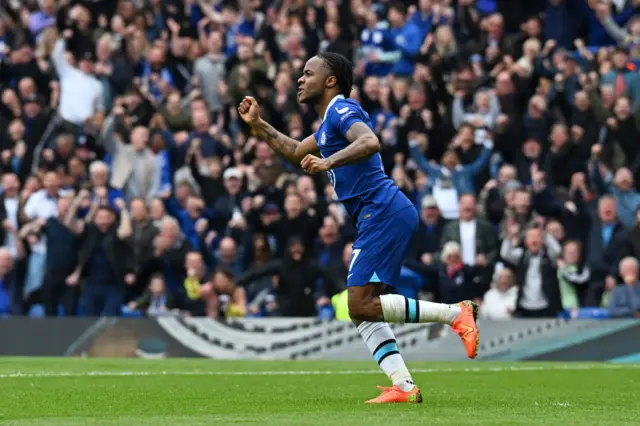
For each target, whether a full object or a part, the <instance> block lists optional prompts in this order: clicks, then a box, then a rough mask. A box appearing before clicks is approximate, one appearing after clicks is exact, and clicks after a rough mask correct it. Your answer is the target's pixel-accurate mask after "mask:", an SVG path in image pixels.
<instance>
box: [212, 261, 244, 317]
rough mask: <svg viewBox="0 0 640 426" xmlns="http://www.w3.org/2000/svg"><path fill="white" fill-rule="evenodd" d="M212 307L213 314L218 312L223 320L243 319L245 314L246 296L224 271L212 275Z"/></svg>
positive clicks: (229, 273)
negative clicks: (214, 308)
mask: <svg viewBox="0 0 640 426" xmlns="http://www.w3.org/2000/svg"><path fill="white" fill-rule="evenodd" d="M212 284H213V294H214V296H213V298H214V300H215V302H213V306H217V309H216V310H215V311H214V312H220V316H224V317H225V318H232V317H243V316H245V315H246V313H247V294H246V291H245V289H244V288H243V287H240V286H238V285H237V284H236V283H235V279H234V276H233V274H232V273H231V272H229V271H227V270H225V269H219V270H217V271H216V272H215V273H214V274H213V278H212Z"/></svg>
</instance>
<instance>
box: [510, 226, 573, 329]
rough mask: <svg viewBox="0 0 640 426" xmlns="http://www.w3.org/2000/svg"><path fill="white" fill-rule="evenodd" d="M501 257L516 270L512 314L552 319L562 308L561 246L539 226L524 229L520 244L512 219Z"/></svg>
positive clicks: (518, 234) (518, 232)
mask: <svg viewBox="0 0 640 426" xmlns="http://www.w3.org/2000/svg"><path fill="white" fill-rule="evenodd" d="M507 233H508V238H506V239H505V240H504V241H503V242H502V247H501V248H500V256H501V257H502V259H503V260H504V261H505V263H507V264H508V265H509V266H510V267H511V268H513V269H514V271H515V273H516V277H517V280H516V283H517V285H518V299H517V302H516V312H515V313H514V315H515V316H519V317H521V318H554V317H556V316H557V314H558V312H560V311H561V310H562V303H561V300H560V288H559V285H558V273H557V261H558V258H559V256H560V254H561V251H562V247H561V246H560V243H558V241H556V240H555V239H554V238H553V237H552V236H551V235H549V234H545V232H544V230H543V229H542V227H540V226H536V227H532V228H529V229H528V230H527V231H526V234H525V239H524V247H520V241H519V239H520V225H518V224H517V223H515V222H512V223H511V224H510V225H509V229H508V230H507Z"/></svg>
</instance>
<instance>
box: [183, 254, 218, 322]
mask: <svg viewBox="0 0 640 426" xmlns="http://www.w3.org/2000/svg"><path fill="white" fill-rule="evenodd" d="M184 269H185V271H186V274H185V276H184V278H183V279H181V281H182V282H181V286H180V287H179V288H178V292H177V294H178V303H179V305H180V306H181V307H182V308H183V309H184V310H186V311H187V312H189V314H191V315H197V316H203V315H207V316H212V317H214V318H217V313H218V309H217V308H218V306H217V299H216V298H215V296H214V294H213V292H212V286H211V283H210V282H208V281H207V279H208V277H209V271H208V270H207V265H205V263H204V260H203V258H202V255H201V254H200V253H199V252H197V251H192V252H189V253H187V255H186V257H185V264H184Z"/></svg>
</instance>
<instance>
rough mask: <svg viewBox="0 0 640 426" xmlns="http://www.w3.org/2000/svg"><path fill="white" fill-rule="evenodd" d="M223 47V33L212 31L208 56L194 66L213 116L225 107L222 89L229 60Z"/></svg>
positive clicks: (209, 38) (209, 37)
mask: <svg viewBox="0 0 640 426" xmlns="http://www.w3.org/2000/svg"><path fill="white" fill-rule="evenodd" d="M223 46H224V39H223V33H222V32H220V31H212V32H211V33H210V34H209V36H208V39H207V49H208V55H206V56H203V57H201V58H200V59H198V60H196V62H195V64H194V74H195V76H196V78H197V79H198V82H199V83H200V87H202V91H203V94H204V97H205V99H206V101H207V105H208V106H209V112H211V113H212V114H214V113H218V112H220V111H222V110H223V106H224V104H223V102H222V91H221V90H220V88H221V86H222V85H223V84H224V78H225V64H226V61H227V58H226V57H225V55H224V54H223V53H222V48H223Z"/></svg>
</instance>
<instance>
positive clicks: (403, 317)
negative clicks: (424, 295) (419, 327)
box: [380, 294, 462, 325]
mask: <svg viewBox="0 0 640 426" xmlns="http://www.w3.org/2000/svg"><path fill="white" fill-rule="evenodd" d="M380 304H381V305H382V316H383V317H384V321H385V322H393V323H415V322H439V323H442V324H449V325H451V323H452V322H453V320H455V319H456V317H457V316H458V315H460V312H461V311H462V310H461V309H460V307H459V306H458V305H447V304H445V303H433V302H427V301H425V300H415V299H409V298H408V297H404V296H400V295H399V294H385V295H383V296H380Z"/></svg>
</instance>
